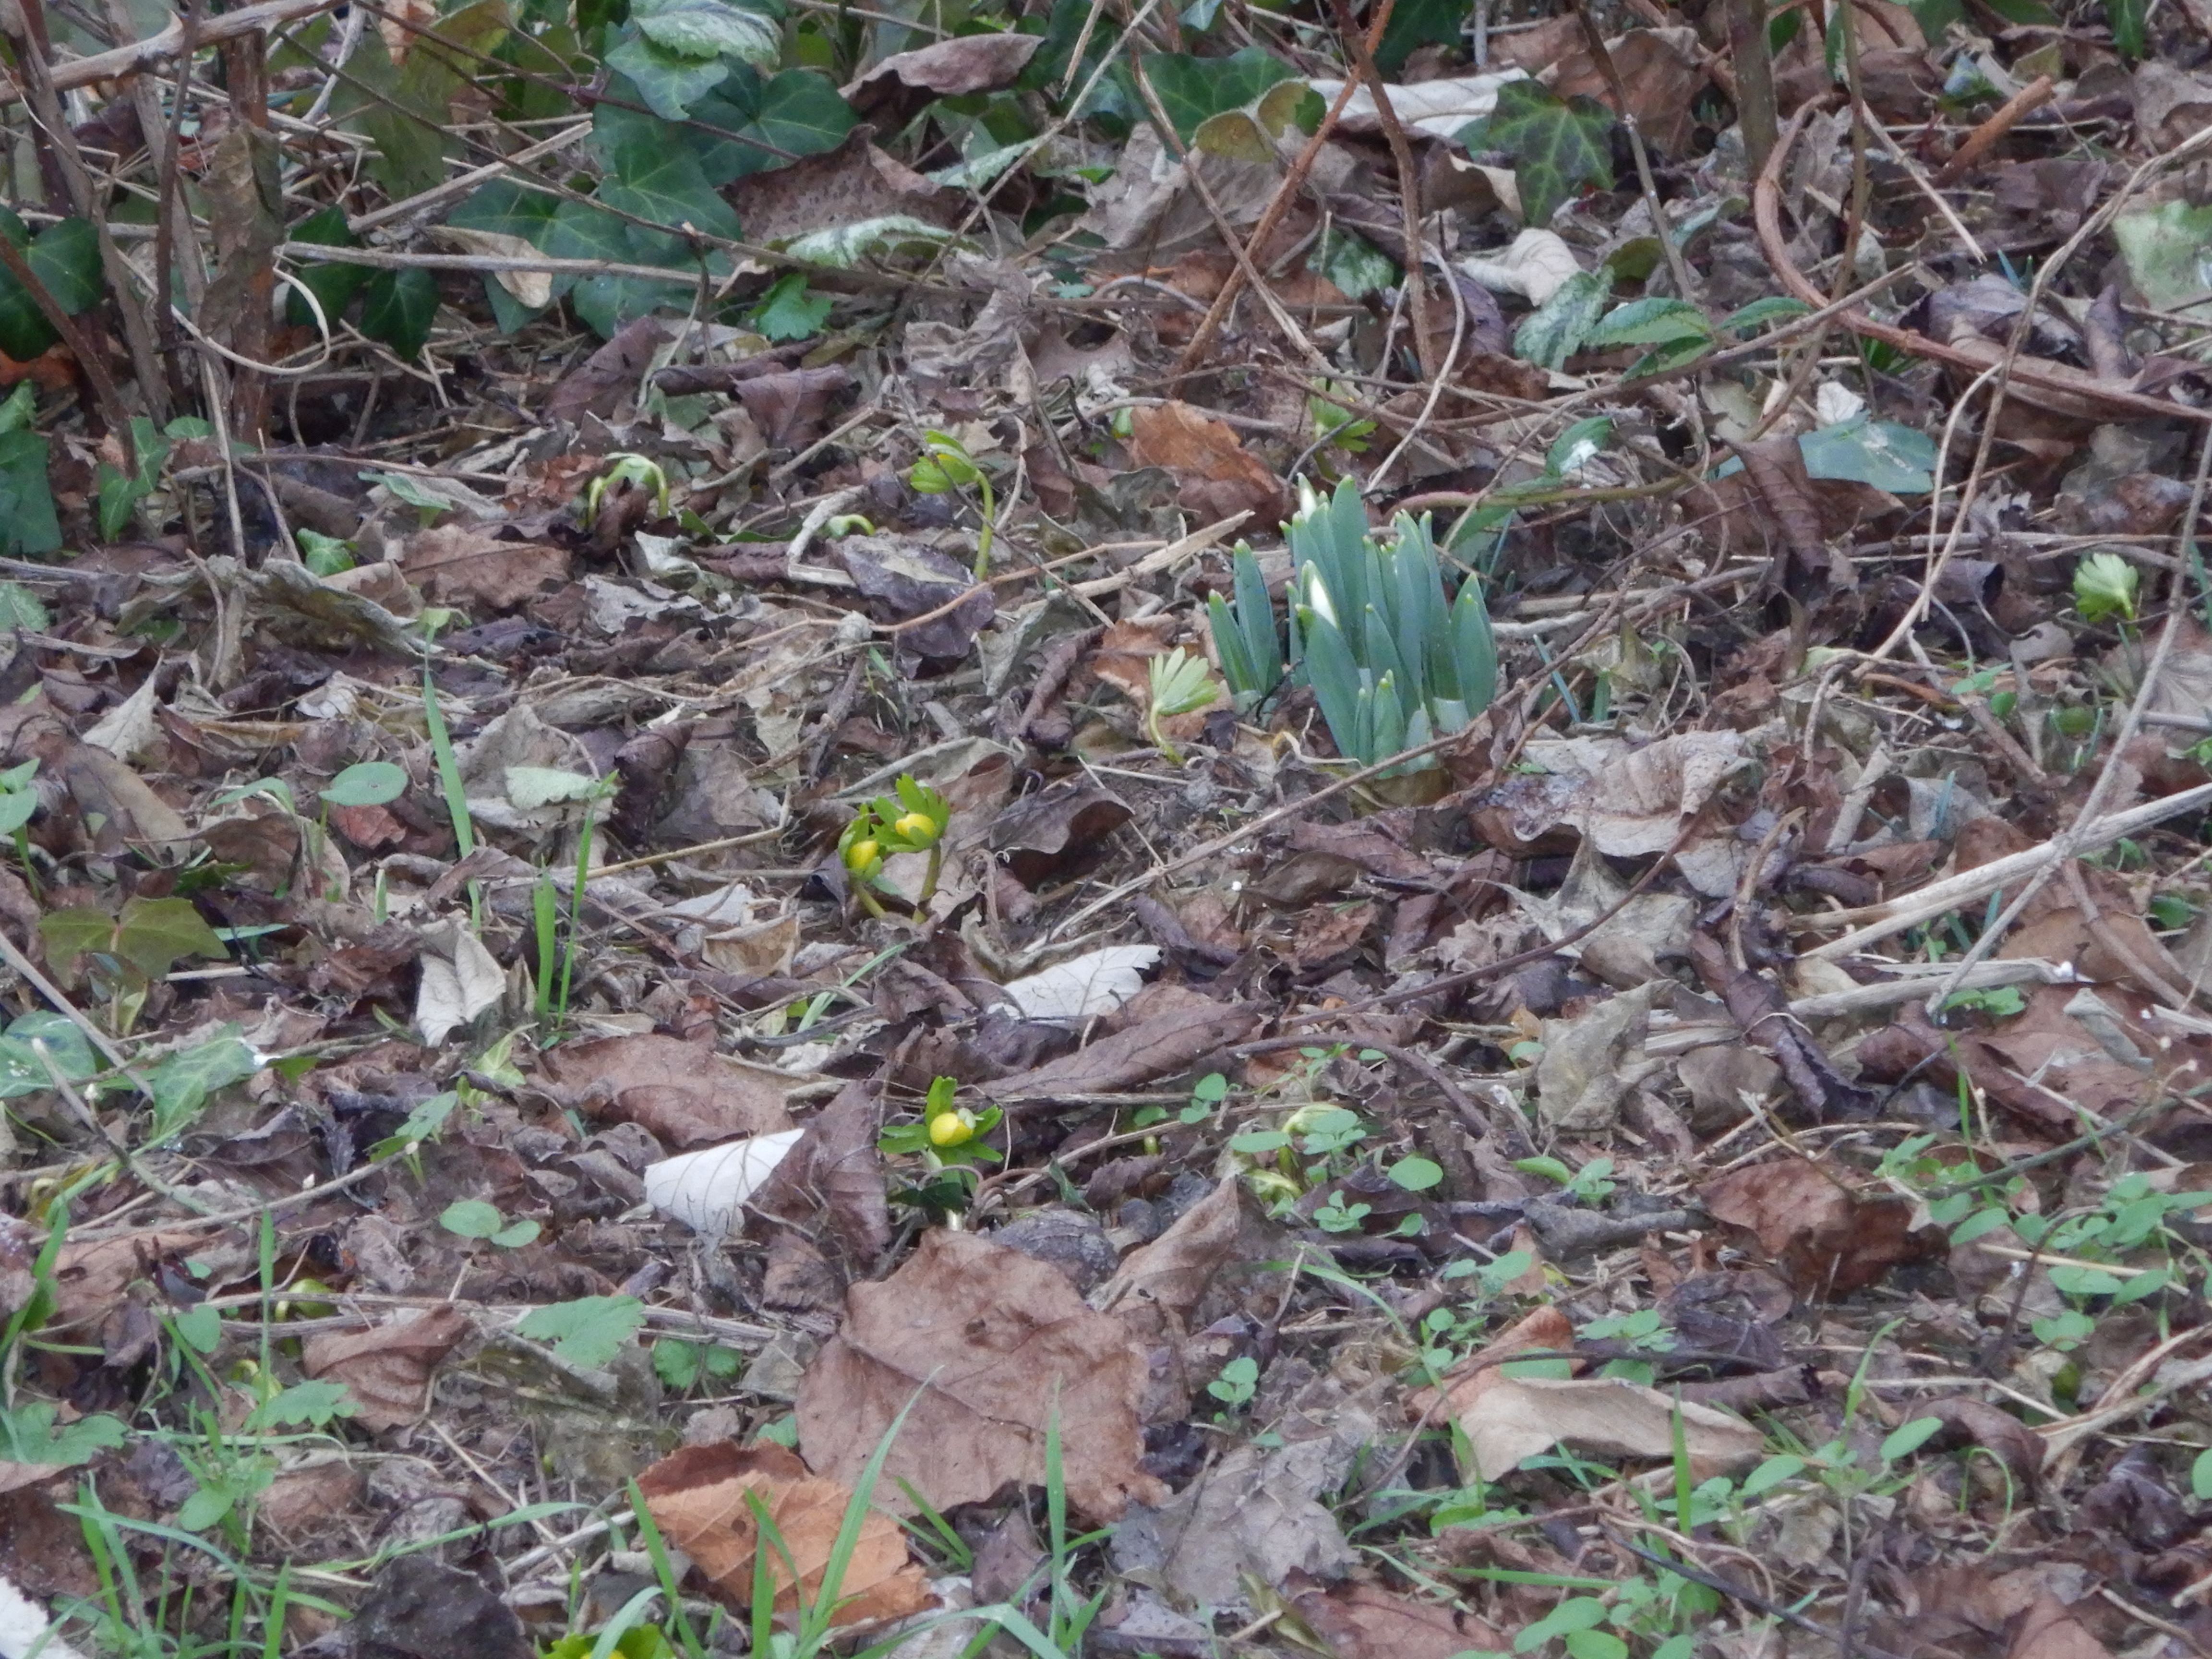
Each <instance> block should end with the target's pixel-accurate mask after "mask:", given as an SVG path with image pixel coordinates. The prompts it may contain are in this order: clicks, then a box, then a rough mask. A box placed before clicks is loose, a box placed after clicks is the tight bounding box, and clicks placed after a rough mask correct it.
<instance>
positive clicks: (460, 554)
mask: <svg viewBox="0 0 2212 1659" xmlns="http://www.w3.org/2000/svg"><path fill="white" fill-rule="evenodd" d="M399 568H401V569H402V570H404V572H406V574H407V580H409V581H410V582H412V583H414V584H415V586H417V587H419V588H421V589H422V592H425V593H426V594H428V596H429V597H430V598H432V599H435V600H437V601H438V602H439V603H440V604H441V605H460V606H463V607H465V608H468V609H471V610H476V609H479V608H488V609H490V610H493V611H512V610H514V609H515V608H516V607H517V606H520V605H526V604H528V603H529V602H530V601H531V600H532V599H535V598H537V597H538V595H540V594H542V593H544V592H548V591H550V589H552V588H555V587H558V586H561V585H562V584H563V583H565V582H566V581H567V580H568V576H569V557H568V550H567V549H565V548H561V547H556V546H555V545H553V544H551V543H550V542H526V541H507V540H505V539H503V538H501V535H500V532H499V527H498V526H495V525H472V524H447V525H440V526H437V527H436V528H435V529H431V530H418V531H416V532H415V533H414V534H413V535H412V536H410V537H409V538H407V544H406V550H405V551H404V552H403V553H402V554H401V555H400V559H399Z"/></svg>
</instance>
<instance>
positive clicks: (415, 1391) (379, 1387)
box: [300, 1308, 471, 1429]
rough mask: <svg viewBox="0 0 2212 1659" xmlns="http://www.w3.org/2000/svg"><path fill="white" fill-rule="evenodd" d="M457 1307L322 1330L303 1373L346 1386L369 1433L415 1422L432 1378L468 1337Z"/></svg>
mask: <svg viewBox="0 0 2212 1659" xmlns="http://www.w3.org/2000/svg"><path fill="white" fill-rule="evenodd" d="M470 1328H471V1327H470V1324H469V1320H468V1316H467V1315H465V1314H464V1313H462V1312H461V1310H459V1309H458V1308H429V1309H425V1310H421V1311H419V1312H408V1313H402V1314H396V1315H394V1316H392V1318H390V1319H388V1320H386V1321H384V1322H382V1323H380V1324H378V1325H374V1326H372V1327H370V1328H368V1329H367V1330H361V1331H324V1332H319V1333H318V1334H315V1335H313V1336H311V1337H309V1338H308V1339H307V1346H305V1347H304V1348H303V1349H302V1350H301V1356H300V1369H301V1370H303V1371H305V1372H306V1373H307V1375H308V1376H311V1377H314V1378H318V1379H320V1378H324V1377H328V1378H329V1379H331V1381H333V1382H337V1383H344V1384H345V1385H346V1387H347V1389H349V1390H350V1391H351V1393H352V1395H353V1398H354V1401H355V1402H356V1404H357V1405H358V1406H359V1407H361V1410H360V1413H359V1414H358V1417H357V1419H356V1420H357V1421H358V1422H359V1423H360V1424H361V1425H362V1427H363V1428H367V1429H394V1428H398V1426H399V1425H401V1424H403V1423H411V1422H413V1421H414V1420H415V1419H416V1418H418V1417H420V1416H421V1415H422V1411H423V1408H424V1407H426V1406H427V1405H428V1403H429V1393H430V1375H431V1373H432V1372H433V1371H435V1370H437V1368H438V1362H439V1361H441V1360H442V1359H443V1358H445V1357H446V1356H447V1354H449V1353H451V1352H453V1349H454V1348H455V1347H456V1346H459V1343H460V1341H461V1340H462V1339H463V1338H464V1337H465V1336H467V1335H468V1334H469V1331H470Z"/></svg>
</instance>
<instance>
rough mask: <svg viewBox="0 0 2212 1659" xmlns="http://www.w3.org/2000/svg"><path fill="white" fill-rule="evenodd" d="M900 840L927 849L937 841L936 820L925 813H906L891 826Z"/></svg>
mask: <svg viewBox="0 0 2212 1659" xmlns="http://www.w3.org/2000/svg"><path fill="white" fill-rule="evenodd" d="M891 829H892V831H893V833H894V834H896V835H897V836H899V838H900V839H901V840H903V841H909V842H913V843H914V844H915V846H917V847H927V846H928V845H929V843H930V842H933V841H935V840H936V839H937V820H936V819H935V818H933V817H930V816H929V814H928V813H927V812H908V814H907V815H906V816H905V817H902V818H901V819H900V820H899V821H898V822H897V823H894V824H893V825H891Z"/></svg>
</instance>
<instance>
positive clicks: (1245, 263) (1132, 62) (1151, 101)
mask: <svg viewBox="0 0 2212 1659" xmlns="http://www.w3.org/2000/svg"><path fill="white" fill-rule="evenodd" d="M1129 76H1130V78H1131V79H1132V80H1133V81H1134V82H1136V83H1137V90H1138V91H1139V93H1140V94H1143V96H1144V100H1145V107H1146V109H1147V110H1149V111H1150V112H1152V119H1153V121H1154V122H1155V123H1156V124H1157V125H1158V127H1159V131H1160V139H1161V142H1162V143H1165V144H1166V145H1167V147H1168V149H1169V150H1170V152H1171V153H1172V154H1173V155H1174V156H1175V158H1176V160H1177V161H1181V162H1182V163H1183V164H1184V167H1185V170H1186V172H1187V173H1188V177H1189V179H1190V185H1191V188H1192V189H1193V190H1194V191H1197V192H1198V199H1199V200H1200V202H1202V203H1204V204H1205V205H1206V212H1207V213H1208V214H1209V215H1210V216H1212V220H1213V224H1214V228H1215V229H1216V230H1218V231H1219V232H1220V233H1221V240H1223V241H1224V242H1225V243H1226V244H1227V245H1228V247H1229V252H1231V254H1232V255H1233V256H1235V258H1236V260H1237V270H1241V271H1243V273H1244V280H1245V282H1246V283H1248V284H1249V286H1250V287H1251V289H1252V290H1253V292H1255V294H1257V295H1259V296H1260V299H1261V302H1262V303H1263V304H1265V305H1266V307H1267V314H1268V315H1269V316H1271V317H1273V319H1274V321H1275V326H1276V327H1277V328H1279V329H1280V330H1282V331H1283V337H1284V338H1285V339H1286V340H1288V341H1289V342H1290V343H1291V344H1292V345H1294V346H1296V347H1297V349H1299V350H1300V351H1301V352H1302V353H1304V356H1305V358H1306V361H1307V362H1309V363H1310V364H1311V365H1312V366H1313V367H1314V368H1316V370H1318V371H1319V372H1320V373H1322V374H1328V358H1327V357H1325V356H1322V353H1321V349H1320V348H1319V347H1317V346H1316V345H1315V344H1314V343H1313V342H1312V341H1311V340H1310V339H1309V338H1307V337H1306V331H1305V330H1304V329H1302V328H1300V327H1299V326H1298V325H1297V319H1295V318H1294V317H1292V316H1291V313H1289V312H1288V311H1285V309H1284V308H1283V302H1282V301H1280V300H1279V299H1277V298H1276V297H1275V291H1274V289H1271V288H1269V287H1268V286H1267V283H1266V282H1265V281H1264V280H1263V279H1262V278H1261V276H1260V273H1259V271H1258V270H1257V269H1255V267H1254V265H1253V264H1252V259H1251V256H1250V255H1249V254H1247V253H1246V252H1244V244H1243V242H1242V241H1240V240H1238V239H1237V230H1236V228H1235V227H1234V226H1233V225H1231V223H1230V222H1229V216H1228V215H1227V214H1225V213H1224V212H1223V211H1222V210H1221V204H1220V203H1219V202H1218V201H1217V200H1215V199H1214V195H1213V187H1212V185H1209V184H1207V183H1206V177H1205V175H1204V174H1203V173H1200V171H1199V169H1198V167H1197V166H1196V165H1195V163H1194V162H1193V161H1192V158H1191V155H1190V152H1189V151H1188V149H1185V148H1184V147H1183V142H1182V134H1180V133H1178V132H1177V131H1176V127H1175V123H1174V122H1173V121H1171V120H1170V119H1169V118H1168V112H1167V111H1166V110H1165V109H1164V108H1163V107H1162V106H1161V104H1160V96H1159V94H1158V93H1156V92H1154V91H1153V90H1152V77H1151V76H1147V75H1146V73H1145V63H1144V59H1143V58H1140V57H1139V56H1137V55H1136V54H1135V53H1134V52H1132V53H1131V54H1130V56H1129Z"/></svg>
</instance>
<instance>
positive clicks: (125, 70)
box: [0, 0, 340, 104]
mask: <svg viewBox="0 0 2212 1659" xmlns="http://www.w3.org/2000/svg"><path fill="white" fill-rule="evenodd" d="M339 3H340V0H263V3H262V4H260V5H258V6H246V7H243V8H241V9H239V10H237V11H228V12H222V13H218V14H217V15H215V16H213V17H210V18H207V19H205V20H204V21H200V20H198V19H197V16H196V15H195V16H191V17H185V18H179V19H178V20H177V21H173V22H172V23H170V25H169V26H168V27H167V28H165V29H163V30H162V31H161V33H159V34H156V35H153V36H151V37H149V39H147V40H139V41H136V42H134V43H133V44H131V45H130V46H118V47H116V48H115V50H114V51H112V52H94V54H93V55H92V56H91V57H89V58H71V59H70V60H69V61H68V62H67V63H64V64H55V65H54V66H53V86H54V90H55V91H57V92H74V91H76V89H77V88H80V87H89V86H94V85H96V84H98V83H99V82H102V81H118V80H121V79H123V78H124V77H125V76H131V75H137V74H139V73H140V72H142V71H143V70H149V69H153V68H155V66H156V65H158V64H166V63H167V62H169V61H170V59H172V58H178V57H180V56H185V55H188V54H189V52H190V51H191V48H192V47H194V46H213V45H215V44H216V42H217V41H220V40H235V39H236V38H237V37H239V36H240V35H242V34H253V33H261V32H265V31H267V30H270V29H273V28H278V27H282V26H283V25H284V24H287V23H297V22H300V21H304V20H305V19H307V18H309V17H313V16H315V15H317V14H318V13H320V12H325V11H329V10H330V9H332V8H333V7H335V6H337V4H339ZM195 21H197V22H198V27H197V32H196V31H195V29H194V27H193V25H194V23H195ZM22 95H23V89H22V88H21V87H19V86H17V85H15V82H12V81H9V80H7V79H5V78H4V77H0V104H9V103H12V102H14V101H15V100H16V99H19V98H21V96H22Z"/></svg>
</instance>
